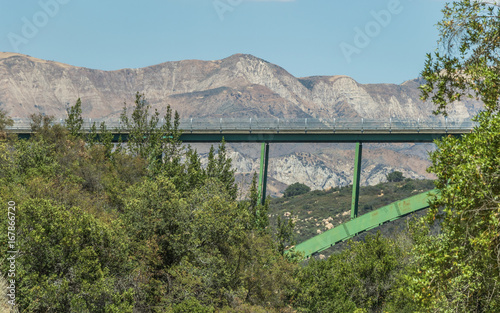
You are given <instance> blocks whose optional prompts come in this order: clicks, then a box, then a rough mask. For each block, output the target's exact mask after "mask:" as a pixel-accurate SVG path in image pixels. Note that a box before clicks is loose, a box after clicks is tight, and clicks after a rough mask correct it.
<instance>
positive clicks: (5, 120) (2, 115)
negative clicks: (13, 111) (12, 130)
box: [0, 108, 14, 132]
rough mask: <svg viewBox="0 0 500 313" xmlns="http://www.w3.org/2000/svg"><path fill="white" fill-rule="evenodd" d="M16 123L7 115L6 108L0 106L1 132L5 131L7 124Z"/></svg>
mask: <svg viewBox="0 0 500 313" xmlns="http://www.w3.org/2000/svg"><path fill="white" fill-rule="evenodd" d="M12 125H14V121H13V120H12V119H11V118H10V117H9V116H8V115H7V112H6V111H5V110H4V109H1V108H0V132H4V131H5V128H6V127H7V126H12Z"/></svg>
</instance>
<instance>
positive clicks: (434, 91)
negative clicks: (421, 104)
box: [421, 0, 500, 114]
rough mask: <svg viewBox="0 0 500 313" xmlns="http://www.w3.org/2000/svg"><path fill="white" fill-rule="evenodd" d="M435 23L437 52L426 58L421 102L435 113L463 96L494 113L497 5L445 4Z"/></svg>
mask: <svg viewBox="0 0 500 313" xmlns="http://www.w3.org/2000/svg"><path fill="white" fill-rule="evenodd" d="M443 13H444V17H443V19H442V20H441V21H440V22H439V23H438V29H439V38H440V39H439V43H438V44H439V50H438V51H437V52H435V53H434V54H428V55H427V61H426V64H425V69H424V70H423V72H422V76H423V77H424V78H425V80H426V81H427V82H426V84H424V85H422V86H421V89H422V93H423V96H422V98H423V99H424V100H428V99H430V100H432V101H433V102H434V103H435V104H436V105H437V109H436V113H444V114H446V107H447V106H448V104H449V103H452V102H453V101H456V100H460V99H461V98H462V97H463V96H471V97H476V98H478V99H480V100H481V101H483V102H484V104H485V109H486V110H488V111H490V112H492V111H497V110H498V108H499V106H498V104H499V103H498V98H499V94H500V59H499V52H500V45H499V43H500V31H499V25H498V21H499V19H500V5H499V3H498V2H497V1H483V0H461V1H452V2H450V3H447V4H446V5H445V7H444V9H443Z"/></svg>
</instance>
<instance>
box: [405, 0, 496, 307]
mask: <svg viewBox="0 0 500 313" xmlns="http://www.w3.org/2000/svg"><path fill="white" fill-rule="evenodd" d="M443 13H444V17H443V20H442V21H441V22H440V23H439V24H438V27H439V30H440V48H441V51H439V52H436V53H435V54H434V55H433V56H431V55H428V59H427V63H426V65H425V69H424V71H423V73H422V75H423V77H424V78H425V79H426V80H427V83H426V84H425V85H423V86H422V87H421V88H422V92H423V99H430V100H432V101H433V102H434V103H435V104H436V105H437V110H436V113H444V114H446V108H447V106H448V105H449V103H451V102H453V101H455V100H460V99H461V98H462V97H463V96H472V97H476V98H478V99H479V100H481V101H482V102H483V103H484V105H485V111H484V112H482V113H480V114H479V115H478V116H477V117H476V118H475V120H476V122H478V123H479V126H478V127H476V128H475V129H474V131H473V132H472V133H471V134H467V135H464V136H462V137H461V138H454V137H446V138H444V139H443V140H441V141H438V142H437V146H438V150H437V151H435V152H433V153H432V154H431V159H432V166H431V167H430V169H429V170H430V171H431V172H433V173H435V174H436V175H437V181H436V187H437V188H438V189H439V190H440V195H438V196H436V197H434V198H433V199H432V201H431V203H430V205H431V208H430V211H429V215H428V223H430V224H432V223H435V222H439V223H440V225H441V234H439V235H437V236H432V235H429V234H428V231H427V233H426V232H425V229H426V228H425V227H423V229H424V230H422V231H420V233H423V234H424V235H420V236H417V237H416V247H415V262H416V266H415V269H414V272H413V274H412V275H410V276H411V278H410V279H409V280H408V281H409V282H411V283H410V284H409V286H410V289H411V290H412V295H413V298H414V300H415V301H417V303H418V304H419V305H420V306H421V311H435V312H498V311H500V301H499V299H500V293H499V288H498V286H500V241H499V238H500V226H499V225H500V223H499V217H500V206H499V194H500V181H499V177H500V172H499V168H500V159H499V152H500V139H499V138H500V116H499V115H498V112H499V110H498V109H499V106H498V101H499V96H500V67H499V66H500V64H499V59H498V58H499V53H498V52H499V49H500V46H499V45H498V43H499V42H500V24H499V18H500V7H499V5H498V3H497V2H496V1H471V0H462V1H453V2H452V3H450V4H447V5H445V8H444V9H443Z"/></svg>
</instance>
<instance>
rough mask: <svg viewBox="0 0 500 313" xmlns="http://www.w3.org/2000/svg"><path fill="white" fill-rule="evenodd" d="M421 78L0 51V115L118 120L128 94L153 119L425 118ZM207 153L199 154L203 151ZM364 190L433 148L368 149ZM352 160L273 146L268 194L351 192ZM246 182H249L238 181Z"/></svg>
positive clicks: (467, 112)
mask: <svg viewBox="0 0 500 313" xmlns="http://www.w3.org/2000/svg"><path fill="white" fill-rule="evenodd" d="M422 82H423V81H422V79H421V78H417V79H412V80H408V81H405V82H403V83H402V84H399V85H395V84H360V83H358V82H356V81H355V80H354V79H353V78H351V77H348V76H343V75H336V76H312V77H301V78H297V77H294V76H293V75H291V74H290V73H288V72H287V71H286V70H285V69H283V68H281V67H279V66H278V65H275V64H272V63H269V62H267V61H265V60H263V59H260V58H257V57H255V56H252V55H248V54H235V55H232V56H230V57H227V58H225V59H222V60H213V61H200V60H183V61H175V62H165V63H161V64H157V65H153V66H148V67H145V68H137V69H120V70H115V71H102V70H96V69H89V68H84V67H77V66H72V65H68V64H63V63H59V62H55V61H47V60H41V59H37V58H34V57H31V56H27V55H22V54H17V53H8V52H0V107H1V108H3V109H5V110H6V111H7V112H8V113H9V115H10V116H11V117H13V118H14V119H18V118H19V119H22V118H27V117H28V116H29V115H30V114H32V113H44V114H46V115H53V116H55V117H56V118H57V119H59V118H65V117H66V108H67V107H69V106H71V105H73V104H74V103H75V101H76V99H77V98H81V100H82V109H83V116H84V118H92V119H96V118H103V119H105V120H117V119H118V117H119V115H120V113H121V112H122V110H123V107H124V105H125V106H128V107H131V106H132V105H133V100H134V94H135V93H136V92H140V93H144V95H145V97H146V99H147V101H148V102H149V103H150V104H151V106H152V107H153V108H156V109H158V111H159V112H160V113H163V112H165V110H166V105H167V104H170V105H171V107H172V108H173V109H174V110H177V111H178V112H179V114H180V116H181V118H209V117H210V118H219V117H245V118H250V117H252V118H263V117H265V118H270V117H275V118H304V117H312V118H321V119H332V118H338V119H341V118H373V119H388V118H389V117H393V118H400V119H417V118H420V119H425V118H429V117H431V116H432V112H433V110H434V106H433V104H432V103H430V102H423V101H421V100H420V91H419V89H418V86H420V84H421V83H422ZM481 108H482V105H481V103H480V102H478V101H476V100H471V99H466V100H464V101H462V102H457V103H453V104H452V105H451V106H450V109H449V111H448V113H449V116H450V117H451V118H468V117H471V116H473V115H475V114H476V113H477V112H478V111H479V110H480V109H481ZM199 149H200V153H201V154H202V155H204V154H205V153H206V151H205V150H206V145H200V148H199ZM367 149H368V150H366V149H365V158H364V161H363V172H362V183H363V184H365V185H366V184H376V183H378V182H380V181H384V179H385V175H386V174H387V173H389V172H391V171H393V170H400V171H402V172H403V173H404V174H405V175H406V176H407V177H413V178H424V177H425V178H431V177H432V176H430V175H429V174H428V173H426V172H425V169H426V167H427V166H428V165H429V162H428V160H427V157H426V153H425V152H426V151H427V150H432V149H433V146H432V145H415V144H399V145H369V147H368V148H367ZM258 155H259V154H258V151H257V150H256V149H255V147H250V146H249V145H233V146H232V154H231V156H232V158H233V160H234V165H235V167H236V168H237V169H238V172H239V175H240V176H241V178H242V181H247V180H248V176H249V175H248V174H249V173H251V172H253V171H256V169H257V167H258V159H257V158H258ZM352 170H353V151H352V147H351V146H350V145H348V144H343V145H304V144H302V145H293V144H288V145H285V144H283V145H273V146H272V149H271V162H270V178H271V179H270V185H271V186H270V190H271V193H272V194H275V195H279V194H280V192H281V191H282V189H283V188H284V187H286V185H289V184H291V183H293V182H295V181H299V182H302V183H305V184H307V185H309V186H311V187H312V188H314V189H325V188H329V187H334V186H338V185H339V184H340V185H342V184H349V183H351V180H352ZM245 177H247V178H245Z"/></svg>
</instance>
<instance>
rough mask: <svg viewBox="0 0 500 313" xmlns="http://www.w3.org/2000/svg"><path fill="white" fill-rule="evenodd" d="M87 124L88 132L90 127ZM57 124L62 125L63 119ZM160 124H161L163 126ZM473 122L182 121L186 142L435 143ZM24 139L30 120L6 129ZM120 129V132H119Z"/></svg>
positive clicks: (117, 125)
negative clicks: (436, 140)
mask: <svg viewBox="0 0 500 313" xmlns="http://www.w3.org/2000/svg"><path fill="white" fill-rule="evenodd" d="M93 122H95V123H96V124H99V123H100V121H99V120H94V121H92V120H89V121H86V122H85V123H84V131H85V132H89V131H90V129H91V124H92V123H93ZM58 123H61V124H63V121H62V120H60V121H58ZM161 123H163V121H162V122H161ZM161 123H160V124H161ZM106 125H107V127H108V128H109V129H112V130H113V134H115V140H118V137H119V135H121V136H122V140H124V141H126V140H127V135H128V130H127V129H124V128H123V127H122V125H121V124H120V123H118V122H113V121H111V122H110V121H106ZM473 127H474V123H473V122H472V121H470V120H448V119H431V120H420V119H418V120H416V121H415V120H392V119H389V120H366V119H357V120H336V119H333V120H320V119H310V118H306V119H253V120H252V119H251V118H250V119H196V120H195V119H189V120H182V121H181V122H180V129H181V130H182V136H181V138H180V139H181V141H183V142H219V141H221V140H222V138H224V139H225V140H226V141H227V142H270V143H271V142H274V143H279V142H281V143H286V142H432V141H434V140H435V139H438V138H440V137H443V136H446V135H461V134H464V133H469V132H471V131H472V129H473ZM7 129H8V131H9V132H11V133H17V134H19V135H20V136H21V137H29V136H30V135H31V127H30V124H29V122H28V121H26V120H18V121H16V123H15V125H14V126H12V127H8V128H7ZM118 130H119V131H118Z"/></svg>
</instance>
